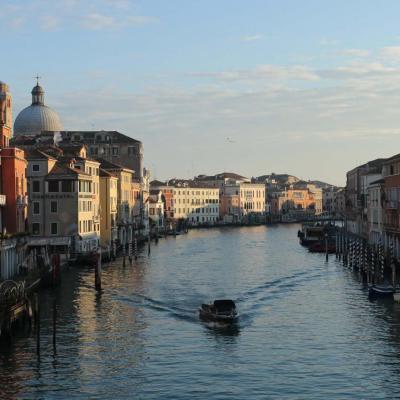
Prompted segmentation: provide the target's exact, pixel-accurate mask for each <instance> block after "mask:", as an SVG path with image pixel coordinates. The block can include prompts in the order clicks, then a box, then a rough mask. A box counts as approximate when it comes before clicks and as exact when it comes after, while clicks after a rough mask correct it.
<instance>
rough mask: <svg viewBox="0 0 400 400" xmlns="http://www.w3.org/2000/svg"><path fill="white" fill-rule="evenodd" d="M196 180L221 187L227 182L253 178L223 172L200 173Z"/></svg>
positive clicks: (246, 180) (248, 180) (232, 182)
mask: <svg viewBox="0 0 400 400" xmlns="http://www.w3.org/2000/svg"><path fill="white" fill-rule="evenodd" d="M194 181H195V182H197V183H199V184H203V185H205V186H210V187H217V188H221V187H223V186H224V185H227V184H234V183H235V184H236V183H238V182H250V181H251V180H250V179H249V178H246V177H244V176H241V175H239V174H235V173H233V172H222V173H220V174H216V175H198V176H196V177H195V178H194Z"/></svg>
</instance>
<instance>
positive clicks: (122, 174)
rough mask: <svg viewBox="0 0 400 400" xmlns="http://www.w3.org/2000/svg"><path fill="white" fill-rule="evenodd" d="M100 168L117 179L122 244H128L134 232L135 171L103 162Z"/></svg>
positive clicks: (118, 217) (118, 218)
mask: <svg viewBox="0 0 400 400" xmlns="http://www.w3.org/2000/svg"><path fill="white" fill-rule="evenodd" d="M100 162H101V165H100V168H101V169H103V170H105V171H107V172H108V173H111V174H112V175H114V176H115V177H116V178H117V225H118V239H119V242H120V244H127V243H128V242H129V241H130V240H132V237H133V230H134V222H135V218H134V213H135V198H134V190H133V188H134V187H135V185H134V180H133V178H134V171H133V170H131V169H129V168H125V167H123V166H122V165H119V164H115V163H112V162H110V161H106V160H101V161H100Z"/></svg>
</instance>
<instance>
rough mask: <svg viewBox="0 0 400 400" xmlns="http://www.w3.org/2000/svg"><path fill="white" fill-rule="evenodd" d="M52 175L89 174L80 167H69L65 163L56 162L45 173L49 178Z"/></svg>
mask: <svg viewBox="0 0 400 400" xmlns="http://www.w3.org/2000/svg"><path fill="white" fill-rule="evenodd" d="M53 175H75V176H77V175H85V176H90V175H89V174H87V173H86V172H83V171H81V170H80V169H76V168H71V167H69V166H67V165H62V164H60V163H56V164H55V165H54V167H53V168H52V169H51V171H50V172H49V173H48V174H47V175H46V178H51V177H52V176H53Z"/></svg>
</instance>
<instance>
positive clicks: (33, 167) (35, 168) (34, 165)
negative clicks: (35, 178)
mask: <svg viewBox="0 0 400 400" xmlns="http://www.w3.org/2000/svg"><path fill="white" fill-rule="evenodd" d="M32 171H34V172H39V171H40V165H39V164H33V165H32Z"/></svg>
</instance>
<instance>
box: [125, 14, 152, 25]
mask: <svg viewBox="0 0 400 400" xmlns="http://www.w3.org/2000/svg"><path fill="white" fill-rule="evenodd" d="M156 22H159V19H158V18H155V17H146V16H143V15H132V16H129V17H127V18H126V25H131V26H140V25H145V24H153V23H156Z"/></svg>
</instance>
